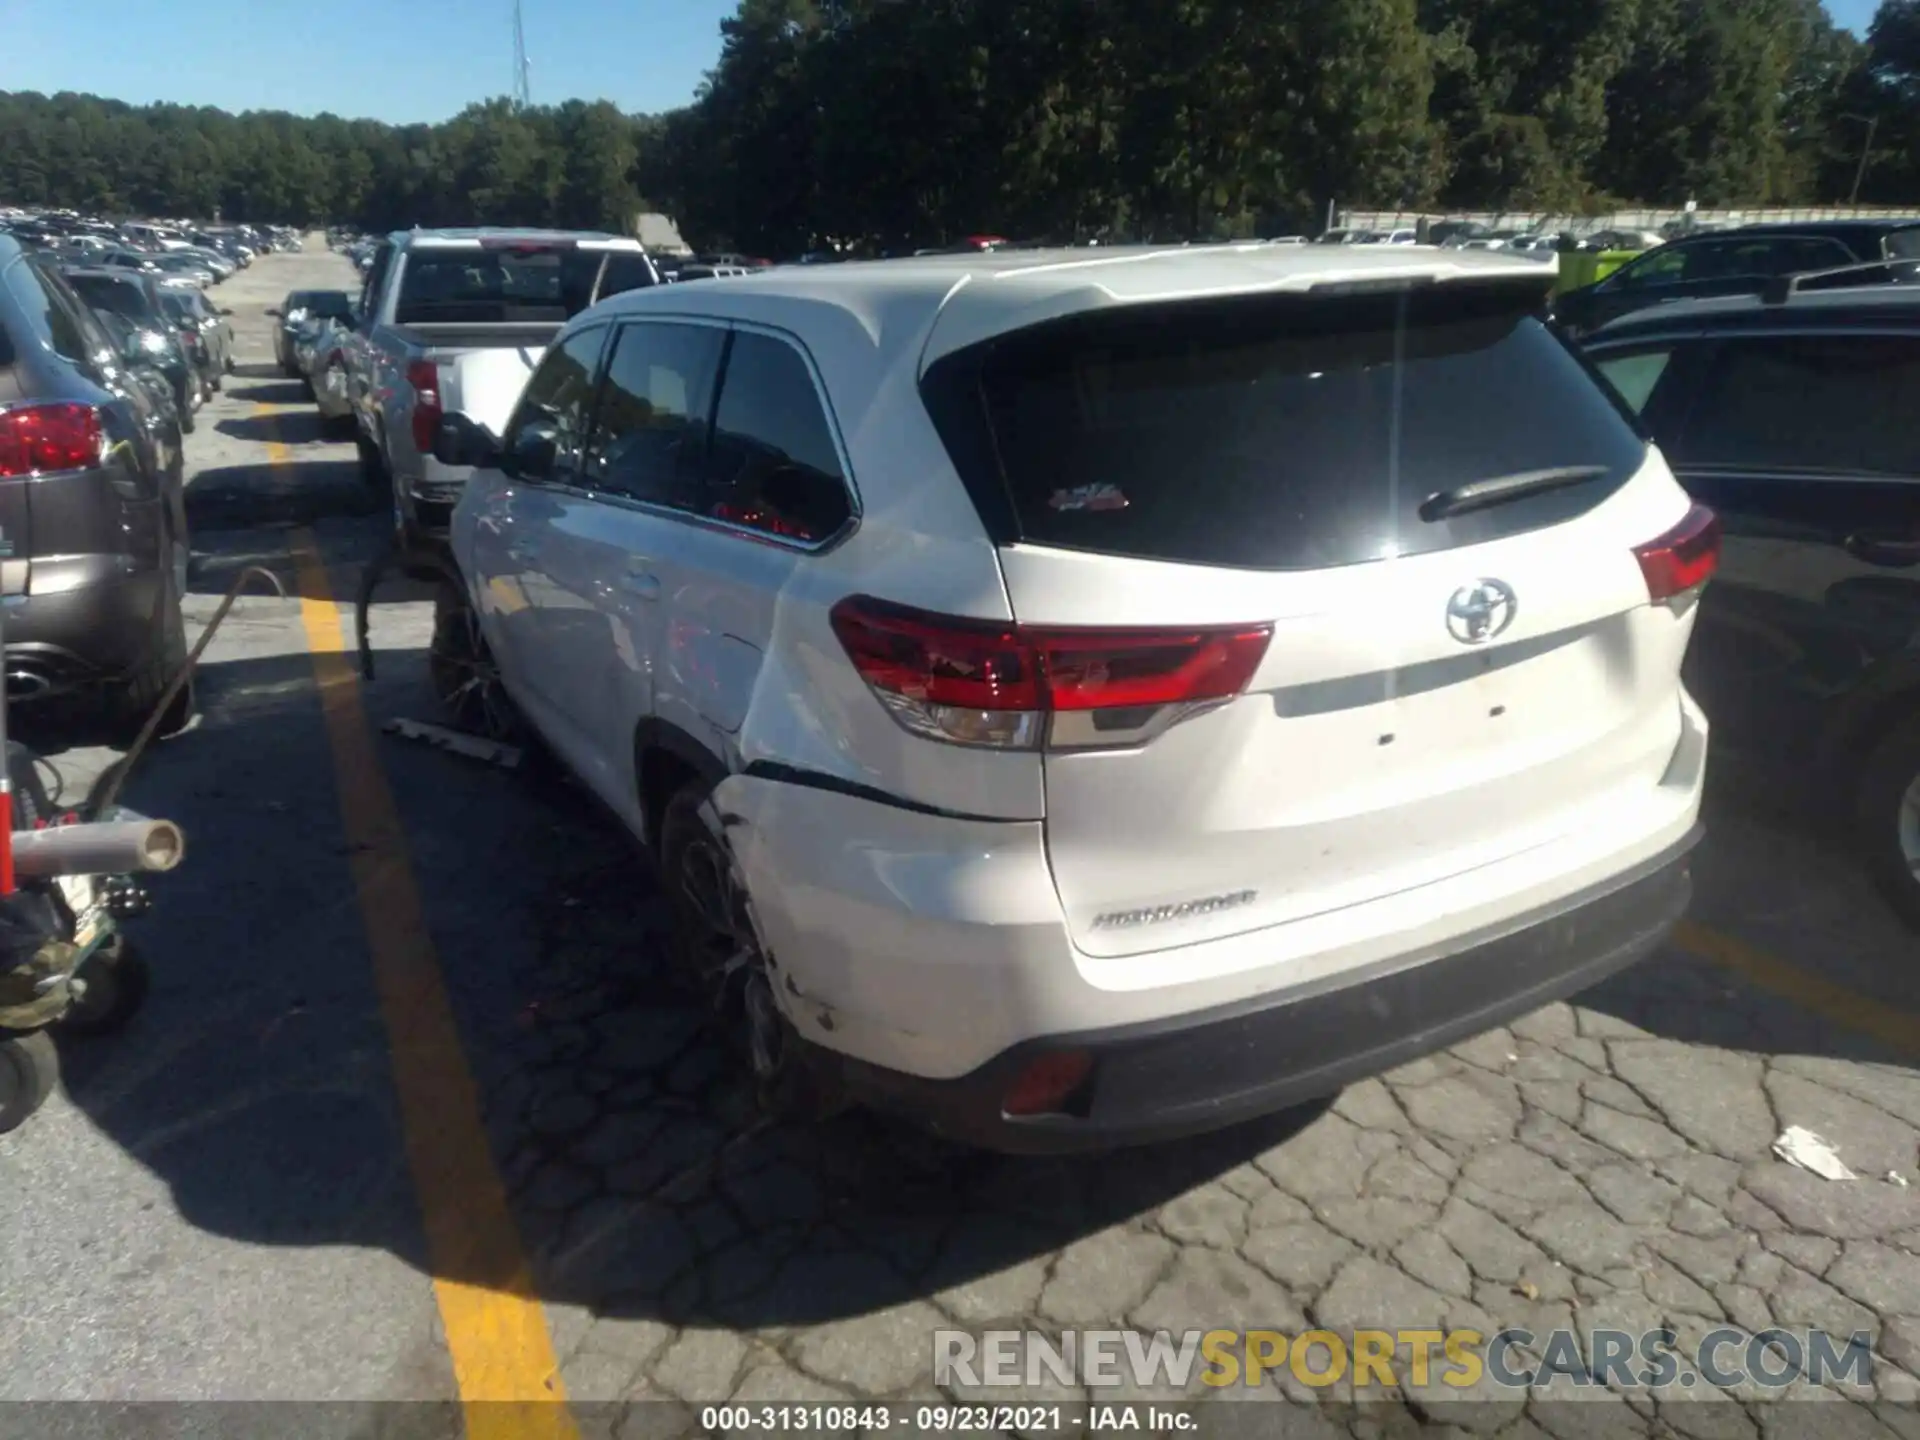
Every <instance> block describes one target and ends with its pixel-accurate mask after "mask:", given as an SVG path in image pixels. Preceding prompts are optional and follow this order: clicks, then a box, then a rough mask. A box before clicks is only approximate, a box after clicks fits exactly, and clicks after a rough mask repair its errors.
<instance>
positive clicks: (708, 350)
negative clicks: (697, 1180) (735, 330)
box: [581, 322, 726, 513]
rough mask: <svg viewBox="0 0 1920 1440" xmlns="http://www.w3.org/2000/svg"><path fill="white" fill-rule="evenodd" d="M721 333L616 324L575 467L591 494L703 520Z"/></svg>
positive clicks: (708, 329)
mask: <svg viewBox="0 0 1920 1440" xmlns="http://www.w3.org/2000/svg"><path fill="white" fill-rule="evenodd" d="M725 343H726V332H725V331H723V330H718V329H715V328H713V327H711V326H706V325H673V324H659V323H652V322H639V323H635V324H631V325H623V326H622V327H621V328H620V333H619V335H618V336H617V337H616V338H615V340H614V348H613V358H612V359H611V360H610V361H609V362H608V364H607V383H606V385H605V386H604V387H602V390H601V395H600V411H599V415H598V417H597V419H596V420H595V423H594V428H593V440H592V443H591V444H590V445H589V446H588V447H587V458H586V463H585V464H584V465H583V466H582V468H581V477H582V480H583V482H584V483H585V484H586V485H587V486H588V487H589V488H590V489H594V490H602V491H605V492H607V493H608V494H611V495H624V496H627V497H628V498H630V499H634V500H645V501H648V502H649V503H651V504H655V505H670V506H672V507H673V508H675V509H677V510H688V511H693V512H696V513H704V507H703V504H702V498H703V497H702V493H701V483H700V477H701V471H702V468H703V466H704V464H705V461H706V451H707V415H708V411H709V409H710V407H711V404H712V399H713V381H714V374H715V372H716V371H717V370H718V369H719V366H720V352H721V349H722V348H723V346H724V345H725Z"/></svg>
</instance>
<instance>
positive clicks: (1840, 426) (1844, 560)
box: [1586, 286, 1920, 926]
mask: <svg viewBox="0 0 1920 1440" xmlns="http://www.w3.org/2000/svg"><path fill="white" fill-rule="evenodd" d="M1782 288H1786V287H1782ZM1586 348H1587V351H1588V354H1589V355H1590V356H1591V357H1592V358H1593V360H1594V362H1595V363H1596V364H1597V365H1598V367H1599V369H1600V371H1601V373H1602V374H1603V375H1605V376H1606V377H1607V379H1608V380H1609V381H1610V382H1611V383H1612V384H1613V386H1614V388H1615V389H1616V390H1617V391H1618V392H1619V393H1620V396H1621V398H1622V399H1624V400H1625V401H1626V403H1627V405H1628V406H1629V407H1630V408H1631V409H1633V410H1635V411H1636V412H1638V414H1639V416H1640V420H1641V423H1642V424H1643V425H1644V426H1645V428H1646V430H1647V431H1648V432H1649V434H1650V435H1651V436H1652V438H1654V439H1655V440H1657V441H1658V442H1659V444H1660V448H1661V450H1662V451H1663V452H1664V453H1665V455H1666V458H1667V460H1668V462H1669V463H1670V464H1671V465H1672V466H1673V469H1674V472H1675V474H1676V475H1677V476H1678V477H1679V479H1680V482H1681V484H1683V485H1685V486H1686V487H1687V489H1688V490H1689V491H1691V492H1692V493H1693V494H1694V496H1695V497H1696V498H1697V499H1699V500H1701V501H1703V502H1705V503H1706V504H1707V505H1709V506H1711V507H1712V508H1713V509H1714V510H1715V511H1717V512H1718V513H1719V515H1720V518H1721V521H1722V523H1723V525H1724V526H1725V548H1724V550H1723V552H1722V558H1721V563H1720V573H1719V575H1718V576H1717V577H1716V578H1715V579H1714V581H1713V583H1712V584H1711V585H1709V586H1708V587H1707V592H1706V595H1705V598H1704V599H1703V600H1702V602H1701V609H1700V622H1699V629H1698V630H1697V631H1696V632H1695V638H1694V642H1693V645H1692V646H1691V648H1690V649H1689V650H1688V652H1687V666H1688V673H1687V680H1688V684H1689V686H1690V688H1691V689H1692V690H1693V692H1694V694H1695V695H1696V696H1697V697H1698V698H1699V700H1700V702H1701V704H1702V706H1703V707H1705V709H1706V711H1707V715H1708V718H1709V719H1711V720H1712V722H1713V727H1714V731H1713V739H1714V746H1715V749H1716V752H1717V753H1719V754H1720V755H1721V756H1723V757H1725V758H1726V759H1728V760H1729V761H1732V762H1736V763H1737V764H1738V766H1739V768H1741V769H1743V770H1749V771H1754V770H1757V771H1758V773H1759V774H1760V775H1761V776H1762V777H1764V778H1765V779H1766V780H1767V781H1768V782H1769V784H1770V788H1777V787H1778V786H1780V785H1783V784H1784V785H1788V786H1793V787H1795V788H1797V789H1804V790H1805V791H1806V792H1807V798H1809V799H1813V800H1816V801H1820V800H1829V799H1837V800H1839V801H1840V802H1841V808H1842V810H1843V812H1845V813H1846V814H1847V815H1848V816H1849V817H1850V818H1851V820H1852V822H1853V824H1854V825H1855V827H1856V829H1857V833H1858V835H1859V837H1860V839H1861V841H1862V842H1863V845H1864V847H1865V853H1866V855H1867V857H1868V862H1869V864H1870V865H1871V866H1872V868H1873V871H1874V873H1875V875H1876V876H1877V877H1878V878H1879V880H1880V882H1881V885H1882V888H1884V889H1885V891H1886V893H1887V895H1888V896H1889V897H1890V898H1891V899H1892V901H1893V903H1894V905H1895V906H1896V907H1897V908H1898V909H1899V911H1900V913H1901V914H1902V915H1903V916H1904V917H1905V918H1906V919H1907V920H1908V921H1910V922H1912V923H1913V924H1914V925H1916V926H1920V288H1916V287H1912V286H1896V287H1869V288H1864V289H1858V290H1834V291H1817V292H1810V293H1801V294H1789V295H1785V296H1779V295H1776V296H1773V297H1741V298H1737V299H1726V300H1706V301H1696V302H1691V303H1687V304H1679V305H1668V306H1664V307H1662V308H1661V309H1659V310H1656V311H1648V312H1646V313H1644V314H1640V315H1634V316H1630V317H1628V318H1627V319H1625V320H1619V321H1616V322H1614V323H1613V324H1612V325H1609V326H1607V327H1606V328H1605V329H1603V330H1600V331H1598V332H1597V333H1595V334H1593V335H1592V336H1590V337H1588V340H1587V342H1586Z"/></svg>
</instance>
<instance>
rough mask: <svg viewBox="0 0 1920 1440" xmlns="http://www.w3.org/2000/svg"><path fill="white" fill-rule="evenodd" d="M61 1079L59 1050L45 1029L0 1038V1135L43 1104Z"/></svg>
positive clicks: (19, 1124) (18, 1126) (17, 1124)
mask: <svg viewBox="0 0 1920 1440" xmlns="http://www.w3.org/2000/svg"><path fill="white" fill-rule="evenodd" d="M59 1078H60V1052H59V1050H58V1049H56V1048H55V1047H54V1043H53V1037H52V1036H50V1035H48V1034H47V1032H46V1031H44V1030H33V1031H29V1032H28V1033H27V1034H24V1035H9V1036H7V1037H6V1038H5V1039H0V1135H4V1134H6V1133H7V1132H8V1131H9V1130H18V1129H19V1128H20V1127H21V1126H22V1125H24V1124H26V1122H27V1118H28V1117H29V1116H30V1115H32V1114H33V1112H34V1111H36V1110H38V1109H39V1108H40V1107H41V1106H42V1105H44V1104H46V1102H47V1097H48V1096H49V1095H51V1094H52V1093H53V1087H54V1084H55V1082H57V1081H58V1080H59Z"/></svg>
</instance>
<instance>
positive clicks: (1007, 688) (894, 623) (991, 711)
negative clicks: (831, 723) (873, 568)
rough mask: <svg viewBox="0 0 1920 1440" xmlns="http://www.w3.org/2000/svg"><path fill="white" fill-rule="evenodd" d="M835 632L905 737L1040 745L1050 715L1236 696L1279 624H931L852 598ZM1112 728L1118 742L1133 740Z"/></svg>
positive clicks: (1128, 729) (1134, 729)
mask: <svg viewBox="0 0 1920 1440" xmlns="http://www.w3.org/2000/svg"><path fill="white" fill-rule="evenodd" d="M832 623H833V630H834V634H835V635H837V636H838V637H839V639H840V643H841V645H842V646H843V647H844V648H845V650H846V652H847V656H848V658H849V659H851V660H852V661H853V664H854V668H855V669H856V670H858V671H859V672H860V675H861V678H862V679H864V680H865V681H866V682H867V684H868V685H870V686H872V687H873V690H874V692H875V693H876V694H877V695H878V696H879V697H880V700H881V702H882V703H883V704H884V705H886V707H887V709H888V710H889V711H890V712H891V713H892V714H893V716H894V718H895V719H896V720H898V721H899V722H900V723H901V724H902V725H903V726H905V727H906V728H907V729H909V730H911V731H913V732H914V733H916V734H920V735H925V736H927V737H928V738H930V739H939V740H948V741H954V742H957V743H960V744H971V745H991V746H996V747H1000V748H1021V749H1026V748H1032V747H1034V746H1035V745H1037V744H1038V743H1039V742H1040V740H1041V738H1042V733H1041V732H1042V729H1043V725H1042V721H1043V720H1044V718H1045V717H1046V716H1047V715H1049V714H1053V713H1061V712H1085V711H1093V710H1122V709H1125V710H1140V711H1157V710H1158V709H1160V708H1161V707H1163V706H1168V705H1190V704H1198V703H1204V702H1207V701H1211V700H1224V699H1228V698H1230V697H1232V696H1235V695H1238V694H1239V693H1240V692H1241V691H1242V690H1244V689H1245V688H1246V686H1247V683H1248V682H1249V681H1250V680H1251V679H1252V678H1253V674H1254V671H1255V670H1257V669H1258V668H1259V666H1260V661H1261V659H1262V658H1263V657H1264V656H1265V655H1266V653H1267V644H1268V642H1269V641H1270V640H1271V639H1272V638H1273V627H1272V626H1271V625H1235V626H1228V627H1201V626H1191V627H1190V626H1177V627H1167V628H1164V629H1163V628H1155V629H1128V630H1102V629H1084V630H1083V629H1053V628H1049V627H1045V626H1028V625H1013V624H1002V623H999V622H982V621H978V620H959V619H953V618H950V617H947V616H940V615H928V614H925V613H922V612H920V611H916V610H909V609H906V608H904V607H902V606H897V605H891V604H888V603H886V602H884V601H879V600H872V599H868V598H867V597H865V596H857V595H856V596H852V597H850V598H848V599H845V600H842V601H841V602H840V603H839V604H838V605H836V606H834V608H833V615H832ZM1139 728H1140V727H1138V726H1123V727H1115V728H1114V729H1113V730H1112V731H1111V732H1110V733H1111V735H1112V737H1113V741H1112V743H1115V744H1121V743H1127V742H1128V740H1129V739H1131V738H1137V737H1138V733H1139Z"/></svg>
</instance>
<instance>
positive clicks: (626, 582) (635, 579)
mask: <svg viewBox="0 0 1920 1440" xmlns="http://www.w3.org/2000/svg"><path fill="white" fill-rule="evenodd" d="M620 588H621V589H622V590H625V591H626V592H627V593H628V594H629V595H631V596H633V598H634V599H636V600H658V599H659V598H660V577H659V576H658V575H649V574H646V573H645V572H642V571H634V570H629V571H628V572H627V574H626V578H624V579H623V580H621V582H620Z"/></svg>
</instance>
